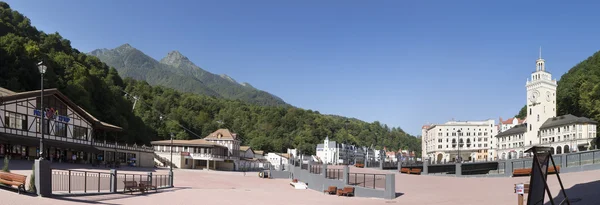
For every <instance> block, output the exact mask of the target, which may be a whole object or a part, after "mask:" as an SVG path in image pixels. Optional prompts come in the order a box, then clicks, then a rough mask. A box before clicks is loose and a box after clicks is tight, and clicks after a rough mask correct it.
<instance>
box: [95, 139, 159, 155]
mask: <svg viewBox="0 0 600 205" xmlns="http://www.w3.org/2000/svg"><path fill="white" fill-rule="evenodd" d="M93 145H94V146H96V147H104V148H112V149H121V150H132V151H142V152H154V148H153V147H148V146H145V145H142V146H137V145H128V144H125V145H122V144H121V145H119V143H116V142H115V143H114V144H113V143H107V142H106V141H104V142H97V141H96V142H94V143H93Z"/></svg>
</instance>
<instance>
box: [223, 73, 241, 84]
mask: <svg viewBox="0 0 600 205" xmlns="http://www.w3.org/2000/svg"><path fill="white" fill-rule="evenodd" d="M220 76H221V78H224V79H225V80H228V81H231V82H232V83H237V82H236V81H235V80H234V79H233V78H231V77H229V76H228V75H225V74H221V75H220Z"/></svg>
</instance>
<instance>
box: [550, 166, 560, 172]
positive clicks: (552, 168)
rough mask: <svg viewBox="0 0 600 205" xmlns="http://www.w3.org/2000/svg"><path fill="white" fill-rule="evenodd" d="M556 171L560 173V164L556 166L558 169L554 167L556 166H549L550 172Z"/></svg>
mask: <svg viewBox="0 0 600 205" xmlns="http://www.w3.org/2000/svg"><path fill="white" fill-rule="evenodd" d="M556 173H560V166H556V169H554V166H548V174H556Z"/></svg>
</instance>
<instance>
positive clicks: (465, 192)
mask: <svg viewBox="0 0 600 205" xmlns="http://www.w3.org/2000/svg"><path fill="white" fill-rule="evenodd" d="M73 166H75V165H73ZM350 169H351V172H359V171H360V172H361V173H390V171H387V170H374V169H368V168H364V169H359V168H353V167H352V168H350ZM80 170H85V169H80ZM134 170H135V169H131V171H134ZM16 171H18V172H20V171H23V172H24V173H27V170H16ZM30 172H31V171H30V170H29V173H30ZM154 172H155V173H157V174H164V173H167V172H168V170H167V169H157V170H154ZM175 176H176V177H175V186H176V188H173V189H164V190H160V191H159V192H158V193H147V194H138V193H135V194H132V195H130V194H109V195H96V196H73V197H62V198H41V197H35V196H27V195H18V194H17V193H16V192H12V191H7V190H2V189H0V199H1V202H0V204H2V205H12V204H15V205H17V204H18V205H23V204H25V205H27V204H35V205H44V204H48V205H50V204H52V205H56V204H61V205H62V204H67V205H68V204H88V203H89V204H219V205H223V204H236V205H238V204H242V203H243V204H282V205H283V204H285V205H287V204H292V205H295V204H298V205H299V204H310V205H312V204H345V205H353V204H357V205H358V204H361V205H363V204H440V205H452V204H461V205H463V204H473V205H480V204H486V205H494V204H498V205H506V204H516V200H517V196H516V195H515V194H514V193H513V187H514V184H515V183H520V182H528V181H529V178H528V177H518V178H459V177H452V176H419V175H407V174H399V173H398V174H396V182H395V183H396V191H397V192H399V194H398V195H400V196H399V197H397V198H396V199H393V200H383V199H371V198H359V197H356V198H350V197H338V196H331V195H325V194H323V193H322V192H318V191H314V190H310V189H309V190H296V189H293V188H292V187H291V186H290V185H289V180H287V179H260V178H258V174H257V173H256V172H246V175H245V176H244V174H243V173H241V172H217V171H200V170H175ZM598 176H600V170H595V171H586V172H577V173H565V174H562V175H561V178H562V180H563V183H564V185H565V189H567V193H568V194H569V197H570V198H572V199H574V200H579V201H578V202H577V203H574V204H578V205H581V204H586V205H587V204H590V205H591V204H599V203H598V202H599V201H600V195H599V194H597V193H598V191H597V190H599V189H600V180H599V178H600V177H598ZM548 182H549V186H550V189H551V191H552V194H553V195H554V196H557V195H558V194H559V193H558V190H559V189H560V187H559V185H558V181H557V179H556V176H555V175H549V177H548ZM547 200H548V199H546V201H547Z"/></svg>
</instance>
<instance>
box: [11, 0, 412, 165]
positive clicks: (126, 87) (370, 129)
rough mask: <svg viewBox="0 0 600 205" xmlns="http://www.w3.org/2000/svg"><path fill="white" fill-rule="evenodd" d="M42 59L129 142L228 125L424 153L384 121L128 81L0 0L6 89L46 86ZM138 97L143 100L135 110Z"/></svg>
mask: <svg viewBox="0 0 600 205" xmlns="http://www.w3.org/2000/svg"><path fill="white" fill-rule="evenodd" d="M39 61H44V63H45V64H46V65H47V66H48V71H47V73H46V75H45V83H44V87H45V88H58V89H59V90H60V91H61V92H63V93H64V94H65V95H67V96H68V97H69V98H71V100H73V101H74V102H75V103H77V104H78V105H80V106H81V107H82V108H84V109H86V110H87V111H88V112H90V113H91V114H92V115H94V116H96V117H97V118H98V119H100V120H102V121H106V122H109V123H112V124H115V125H119V126H121V127H123V128H124V130H125V131H124V132H123V133H119V134H118V136H117V139H118V140H120V141H123V142H128V143H134V142H135V143H138V144H141V143H144V144H148V143H149V141H151V140H161V139H167V138H168V137H169V133H171V132H172V133H174V134H175V135H176V138H177V139H192V138H197V137H198V136H196V135H195V134H193V133H196V134H197V135H199V136H200V137H203V136H206V135H207V134H208V133H210V132H212V131H214V130H215V129H217V128H228V129H231V130H232V131H233V132H236V133H238V134H239V136H241V139H242V141H243V143H242V144H245V145H251V146H253V148H254V149H260V150H265V151H284V150H285V149H286V148H291V147H299V148H300V149H301V150H303V151H305V152H308V153H314V152H315V145H316V144H317V143H322V140H323V139H324V138H325V137H326V136H330V138H331V139H332V140H337V141H340V142H344V141H346V142H349V143H354V144H358V145H363V146H371V145H373V146H375V147H378V148H382V147H384V146H385V147H387V148H389V149H398V148H403V149H409V150H414V151H416V153H417V155H420V154H421V153H420V150H421V142H420V139H419V138H416V137H414V136H410V135H408V134H407V133H405V132H404V131H403V130H402V129H400V128H390V127H388V126H387V125H383V124H381V123H379V122H373V123H366V122H363V121H360V120H357V119H348V118H345V117H340V116H332V115H323V114H320V113H319V112H317V111H312V110H304V109H299V108H293V107H283V106H279V107H268V106H259V105H255V104H249V103H246V102H242V101H240V100H227V99H223V98H216V97H212V96H206V95H197V94H191V93H182V92H179V91H175V90H173V89H170V88H164V87H160V86H151V85H149V84H148V83H147V82H144V81H137V80H134V79H130V78H129V79H122V78H121V77H120V76H119V75H118V73H117V71H116V70H115V69H114V68H111V67H109V66H107V65H106V64H104V63H102V62H100V60H98V58H96V57H94V56H89V55H86V54H84V53H82V52H79V51H78V50H77V49H75V48H72V47H71V43H70V42H69V40H67V39H64V38H62V37H61V36H60V35H59V34H58V33H52V34H46V33H44V32H41V31H38V30H37V29H36V28H35V27H33V26H32V25H31V22H30V20H29V19H28V18H27V17H25V16H23V15H22V14H20V13H19V12H17V11H14V10H12V9H11V8H10V6H9V5H8V4H7V3H5V2H0V87H4V88H7V89H10V90H13V91H17V92H19V91H28V90H37V89H39V87H40V82H39V79H40V74H39V72H38V70H37V67H36V64H37V63H38V62H39ZM125 92H127V93H129V95H127V96H125V95H124V94H125ZM132 96H136V97H137V98H138V99H139V101H138V102H137V103H136V106H135V109H134V110H133V112H132V108H133V102H132V100H131V97H132ZM160 113H162V114H163V115H164V120H161V119H160V115H161V114H160ZM179 125H181V126H179ZM182 126H183V127H185V128H188V129H189V131H186V130H184V129H183V128H182Z"/></svg>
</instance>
